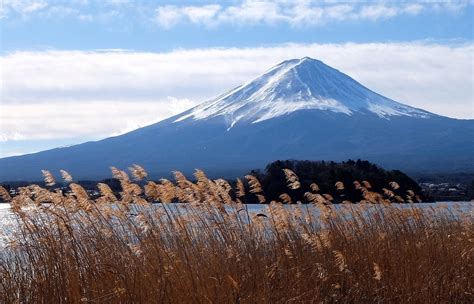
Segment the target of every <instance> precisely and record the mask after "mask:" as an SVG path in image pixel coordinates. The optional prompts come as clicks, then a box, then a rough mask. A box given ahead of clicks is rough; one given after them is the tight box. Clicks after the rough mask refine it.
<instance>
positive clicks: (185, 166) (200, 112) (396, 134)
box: [0, 57, 474, 181]
mask: <svg viewBox="0 0 474 304" xmlns="http://www.w3.org/2000/svg"><path fill="white" fill-rule="evenodd" d="M143 110H144V111H146V109H143ZM472 151H474V120H460V119H451V118H448V117H443V116H440V115H435V114H431V113H429V112H426V111H423V110H420V109H416V108H412V107H409V106H407V105H403V104H401V103H397V102H395V101H393V100H391V99H388V98H386V97H383V96H381V95H379V94H377V93H375V92H373V91H371V90H369V89H367V88H366V87H364V86H363V85H361V84H359V83H358V82H357V81H355V80H354V79H352V78H350V77H349V76H347V75H345V74H343V73H341V72H339V71H337V70H335V69H333V68H331V67H329V66H327V65H325V64H324V63H322V62H321V61H318V60H314V59H311V58H307V57H305V58H302V59H292V60H288V61H284V62H282V63H280V64H279V65H277V66H275V67H274V68H272V69H270V70H268V71H267V72H266V73H264V74H263V75H262V76H260V77H258V78H256V79H254V80H252V81H250V82H248V83H246V84H244V85H242V86H240V87H238V88H236V89H234V90H231V91H230V92H228V93H226V94H224V95H221V96H219V97H217V98H216V99H214V100H211V101H208V102H205V103H203V104H202V105H199V106H197V107H195V108H192V109H190V110H188V111H186V112H184V113H181V114H178V115H176V116H174V117H170V118H168V119H165V120H163V121H160V122H158V123H155V124H152V125H149V126H146V127H143V128H140V129H137V130H134V131H131V132H129V133H126V134H123V135H119V136H115V137H109V138H105V139H103V140H100V141H96V142H88V143H83V144H79V145H75V146H71V147H65V148H60V149H52V150H47V151H42V152H38V153H34V154H28V155H21V156H15V157H6V158H1V159H0V181H12V180H17V181H20V180H30V181H31V180H33V181H34V180H38V179H41V170H43V169H48V170H50V171H51V172H53V174H59V170H60V169H64V170H66V171H68V172H70V173H71V174H72V175H73V176H74V177H75V178H76V179H78V180H79V179H95V180H99V179H102V178H107V177H109V176H110V173H109V167H110V166H116V167H119V168H127V167H129V166H130V165H132V164H140V165H142V166H144V167H145V168H147V169H148V170H149V173H150V175H149V176H150V177H153V178H157V177H161V176H162V175H163V174H167V173H169V172H171V171H173V170H179V171H183V172H185V173H187V174H191V173H192V172H193V171H194V169H195V168H200V169H203V170H205V171H206V172H208V173H210V174H214V175H215V176H223V175H224V176H227V177H229V176H230V177H235V176H238V175H239V174H245V173H246V172H248V171H249V170H251V169H255V168H263V167H264V166H265V165H266V164H268V163H269V162H272V161H275V160H278V159H302V160H303V159H307V160H334V161H342V160H347V159H349V158H352V159H357V158H361V159H367V160H369V161H371V162H374V163H377V164H379V165H381V166H384V167H386V168H392V169H395V168H396V169H401V170H408V171H410V172H456V171H459V172H461V171H462V172H474V156H473V153H472Z"/></svg>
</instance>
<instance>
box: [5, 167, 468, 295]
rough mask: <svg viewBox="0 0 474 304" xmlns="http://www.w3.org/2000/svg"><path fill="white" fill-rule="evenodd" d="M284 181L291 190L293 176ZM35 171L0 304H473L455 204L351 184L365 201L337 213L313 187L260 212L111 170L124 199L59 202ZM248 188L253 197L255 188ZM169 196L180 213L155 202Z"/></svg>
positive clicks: (236, 198)
mask: <svg viewBox="0 0 474 304" xmlns="http://www.w3.org/2000/svg"><path fill="white" fill-rule="evenodd" d="M131 170H132V172H133V176H134V178H135V179H136V180H142V179H146V177H147V175H146V172H145V171H144V170H143V168H141V167H139V166H134V167H132V168H131ZM285 173H286V174H287V176H288V179H289V181H288V182H289V184H290V187H292V188H297V185H298V179H297V176H295V175H293V174H292V172H289V171H288V172H285ZM44 174H45V178H46V179H47V181H48V183H49V184H50V185H51V186H50V188H48V189H44V188H41V187H38V186H34V185H32V186H29V187H25V188H23V189H21V195H19V196H16V197H14V198H12V199H11V206H12V211H13V219H14V221H15V223H16V226H17V228H18V229H17V230H15V232H13V233H12V232H10V233H9V234H10V235H9V239H8V243H7V246H6V247H4V248H3V249H0V250H1V253H0V276H1V277H0V302H1V303H472V302H473V299H474V298H473V282H474V280H473V275H472V274H473V273H474V269H473V242H474V238H473V224H472V219H471V218H470V217H469V214H465V212H463V211H462V210H460V209H458V208H456V207H450V208H446V207H436V208H431V207H424V208H420V207H419V206H418V205H417V204H406V205H403V206H402V207H401V206H400V205H397V206H395V205H393V204H391V203H390V202H391V201H392V200H393V201H395V200H399V199H401V198H395V194H393V191H392V190H394V191H395V190H396V189H395V188H396V184H392V187H387V188H391V189H392V190H388V189H387V191H386V192H387V193H385V194H378V193H374V192H371V191H370V184H369V183H368V182H365V183H362V184H360V189H361V191H363V192H364V201H363V202H361V203H359V204H352V203H351V202H345V203H344V204H342V205H339V206H338V207H337V208H336V206H334V205H331V197H328V196H327V195H324V194H319V193H317V192H318V191H319V189H318V187H317V185H315V186H314V187H312V188H313V192H311V193H307V194H306V195H305V196H306V197H308V202H311V204H307V205H305V204H293V205H292V206H291V207H285V206H284V205H283V204H282V203H279V202H272V203H271V204H270V205H269V206H268V207H266V208H267V209H266V210H265V212H263V213H264V214H265V216H264V215H263V214H258V215H257V214H252V213H251V212H248V209H247V207H246V205H244V204H242V202H241V201H240V198H242V197H243V196H244V193H243V192H244V191H245V188H244V185H243V183H242V182H240V181H239V182H238V183H237V187H236V188H237V189H236V190H234V189H232V187H231V186H230V185H229V184H228V183H227V182H226V181H224V180H216V181H213V180H210V179H208V178H207V177H206V176H205V174H204V172H202V171H197V172H196V180H197V181H196V182H191V181H189V180H187V179H186V177H185V176H184V175H182V174H180V173H179V172H176V173H175V177H176V183H172V182H170V181H168V180H161V181H160V182H159V183H155V182H151V181H149V182H146V185H145V187H141V186H140V185H139V184H136V183H133V182H132V181H131V180H130V179H129V177H128V175H127V174H126V173H125V172H123V171H120V170H118V169H116V168H113V174H114V176H116V177H118V178H119V179H120V180H121V183H122V187H123V192H122V193H121V194H120V196H119V197H116V195H115V194H114V193H112V191H111V190H110V188H109V187H108V186H107V185H104V184H101V185H99V189H100V191H101V193H102V197H100V198H97V199H94V200H93V199H91V198H90V197H89V196H88V194H87V192H86V191H85V190H84V189H83V188H82V187H81V186H80V185H78V184H74V183H71V184H70V186H71V190H72V193H67V194H63V193H61V192H60V191H58V190H55V189H52V187H54V177H53V176H52V175H51V174H50V173H49V172H44ZM62 175H63V176H64V178H65V179H67V181H68V182H69V181H71V180H72V178H71V176H70V175H69V174H67V172H66V173H62ZM247 180H248V181H249V182H250V189H251V190H250V191H252V193H254V194H256V195H260V196H262V197H263V196H264V193H262V191H261V187H260V184H259V182H258V180H256V179H255V178H253V177H247ZM335 187H337V188H338V189H340V190H341V191H342V190H343V188H344V187H343V185H340V184H338V185H336V186H335ZM2 193H4V191H3V190H2V189H0V194H2ZM4 194H5V193H4ZM7 194H8V193H7ZM407 195H408V199H407V200H409V201H413V200H414V198H413V197H410V195H411V194H410V193H408V194H407ZM5 198H6V199H10V198H8V197H7V196H6V195H5ZM263 199H264V197H263ZM177 200H179V201H181V202H184V203H185V204H180V205H175V204H167V202H172V201H177ZM282 200H284V201H287V202H290V201H291V200H288V197H287V196H285V195H282ZM402 200H403V199H402ZM152 201H160V202H162V203H160V204H153V205H151V204H150V202H152Z"/></svg>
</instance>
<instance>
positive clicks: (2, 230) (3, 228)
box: [0, 201, 474, 248]
mask: <svg viewBox="0 0 474 304" xmlns="http://www.w3.org/2000/svg"><path fill="white" fill-rule="evenodd" d="M183 205H185V204H166V205H165V206H166V207H167V208H171V209H173V208H179V207H180V206H183ZM441 205H445V206H447V207H448V209H449V208H452V209H453V210H454V209H456V210H457V211H462V213H465V214H469V215H470V216H471V217H472V218H474V201H470V202H437V203H421V204H392V206H397V207H399V208H410V207H415V208H432V207H437V206H441ZM153 206H154V207H155V208H161V207H162V205H161V204H155V205H153ZM246 206H247V209H248V211H249V213H252V214H257V213H262V214H268V209H267V206H268V205H265V204H247V205H246ZM284 206H285V208H293V207H294V206H296V205H284ZM300 206H301V207H302V208H309V209H312V210H311V212H314V213H315V214H317V213H318V212H319V211H318V209H317V208H316V207H315V206H313V205H311V204H306V205H300ZM332 206H333V208H335V210H338V209H341V208H343V205H332ZM352 206H357V204H354V205H352ZM374 206H375V205H374ZM14 226H15V224H14V221H13V220H12V213H11V211H10V205H9V204H5V203H0V248H1V247H2V246H3V245H4V240H5V239H4V237H6V236H7V235H9V234H10V233H11V231H12V230H13V229H14Z"/></svg>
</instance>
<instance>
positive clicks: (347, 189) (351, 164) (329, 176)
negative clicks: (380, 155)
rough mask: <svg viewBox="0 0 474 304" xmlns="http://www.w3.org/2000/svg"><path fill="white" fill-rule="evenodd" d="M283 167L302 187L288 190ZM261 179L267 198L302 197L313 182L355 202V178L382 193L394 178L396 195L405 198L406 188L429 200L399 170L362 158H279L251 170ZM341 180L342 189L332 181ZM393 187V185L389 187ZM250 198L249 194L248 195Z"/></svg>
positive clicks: (336, 198)
mask: <svg viewBox="0 0 474 304" xmlns="http://www.w3.org/2000/svg"><path fill="white" fill-rule="evenodd" d="M283 169H290V170H292V171H293V172H295V173H296V175H297V176H298V177H299V180H300V182H301V189H297V190H291V189H289V188H288V186H287V181H286V178H285V174H284V172H283ZM250 174H252V175H255V176H256V177H257V178H258V179H259V180H260V182H261V184H262V188H263V190H264V193H265V196H266V197H267V199H271V200H279V195H280V194H281V193H288V194H289V195H290V196H291V198H292V201H293V202H296V201H304V200H303V195H304V193H305V192H307V191H311V189H310V185H311V184H312V183H316V184H317V185H318V186H319V188H320V191H319V193H328V194H330V195H331V196H333V197H334V202H335V203H338V202H341V201H343V200H349V201H351V202H358V201H360V200H362V199H363V197H362V193H361V190H360V189H356V188H357V187H356V185H355V184H354V181H358V182H359V183H362V182H363V181H367V182H369V183H370V185H371V187H372V190H373V191H375V192H379V193H383V188H389V189H391V187H390V186H389V183H390V182H392V181H395V182H396V183H398V184H399V186H400V188H399V189H397V190H394V192H395V194H396V195H399V196H400V197H402V198H404V199H405V198H406V194H407V191H408V190H412V191H413V192H414V193H415V195H419V196H420V198H421V199H422V200H423V201H427V200H430V199H429V198H428V197H426V196H424V195H423V194H422V193H421V188H420V186H419V185H418V184H417V183H416V182H415V181H414V180H413V179H411V178H410V177H408V176H407V175H406V174H404V173H403V172H401V171H399V170H392V171H387V170H384V169H382V168H380V167H379V166H377V165H375V164H372V163H370V162H368V161H365V160H356V161H354V160H348V161H345V162H340V163H339V162H325V161H300V160H284V161H282V160H278V161H275V162H273V163H270V164H269V165H267V166H266V169H265V170H264V172H261V171H259V170H254V171H252V172H251V173H250ZM337 182H342V183H343V185H344V190H337V189H336V187H335V184H336V183H337ZM391 190H393V189H391ZM250 199H251V198H250Z"/></svg>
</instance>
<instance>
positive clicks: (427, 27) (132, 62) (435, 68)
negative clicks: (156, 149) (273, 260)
mask: <svg viewBox="0 0 474 304" xmlns="http://www.w3.org/2000/svg"><path fill="white" fill-rule="evenodd" d="M473 12H474V5H473V2H472V1H419V2H418V1H344V2H341V1H288V0H282V1H241V0H235V1H127V0H110V1H106V0H103V1H94V0H69V1H47V0H2V2H1V6H0V18H1V19H0V26H1V45H0V68H1V74H0V75H1V76H0V77H1V81H2V86H1V88H0V94H1V95H0V96H1V104H0V118H1V121H0V157H4V156H10V155H18V154H24V153H30V152H35V151H39V150H43V149H47V148H52V147H55V146H64V145H70V144H75V143H80V142H84V141H88V140H96V139H100V138H104V137H107V136H111V135H117V134H121V133H123V132H127V131H130V130H133V129H134V128H137V127H141V126H144V125H147V124H150V123H153V122H156V121H159V120H161V119H164V118H166V117H169V116H171V115H173V114H177V113H179V112H180V111H182V110H185V109H187V108H189V107H191V106H193V105H196V104H198V103H199V102H202V101H204V100H206V99H209V98H212V97H214V96H216V95H219V94H221V93H223V92H225V91H226V90H229V89H231V88H232V87H235V86H236V85H239V84H240V83H242V82H246V81H248V80H250V79H252V78H253V77H256V76H258V75H259V74H261V73H262V72H263V71H265V70H266V69H268V68H269V67H271V66H273V65H275V64H277V63H279V62H280V61H282V60H285V59H289V58H294V57H303V56H311V57H315V58H318V59H321V60H323V61H325V62H326V63H328V64H329V65H331V66H333V67H335V68H338V69H340V70H341V71H343V72H345V73H347V74H349V75H350V76H352V77H354V78H355V79H356V80H359V81H360V82H362V83H363V84H364V85H366V86H368V87H369V88H371V89H373V90H374V91H377V92H379V93H381V94H383V95H385V96H387V97H390V98H393V99H395V100H397V101H399V102H403V103H406V104H409V105H412V106H416V107H421V108H424V109H426V110H429V111H432V112H435V113H437V114H441V115H446V116H450V117H455V118H464V119H465V118H473V117H474V113H473V85H474V80H473V50H474V46H473V21H472V20H473V19H474V18H473V17H474V16H473Z"/></svg>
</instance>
